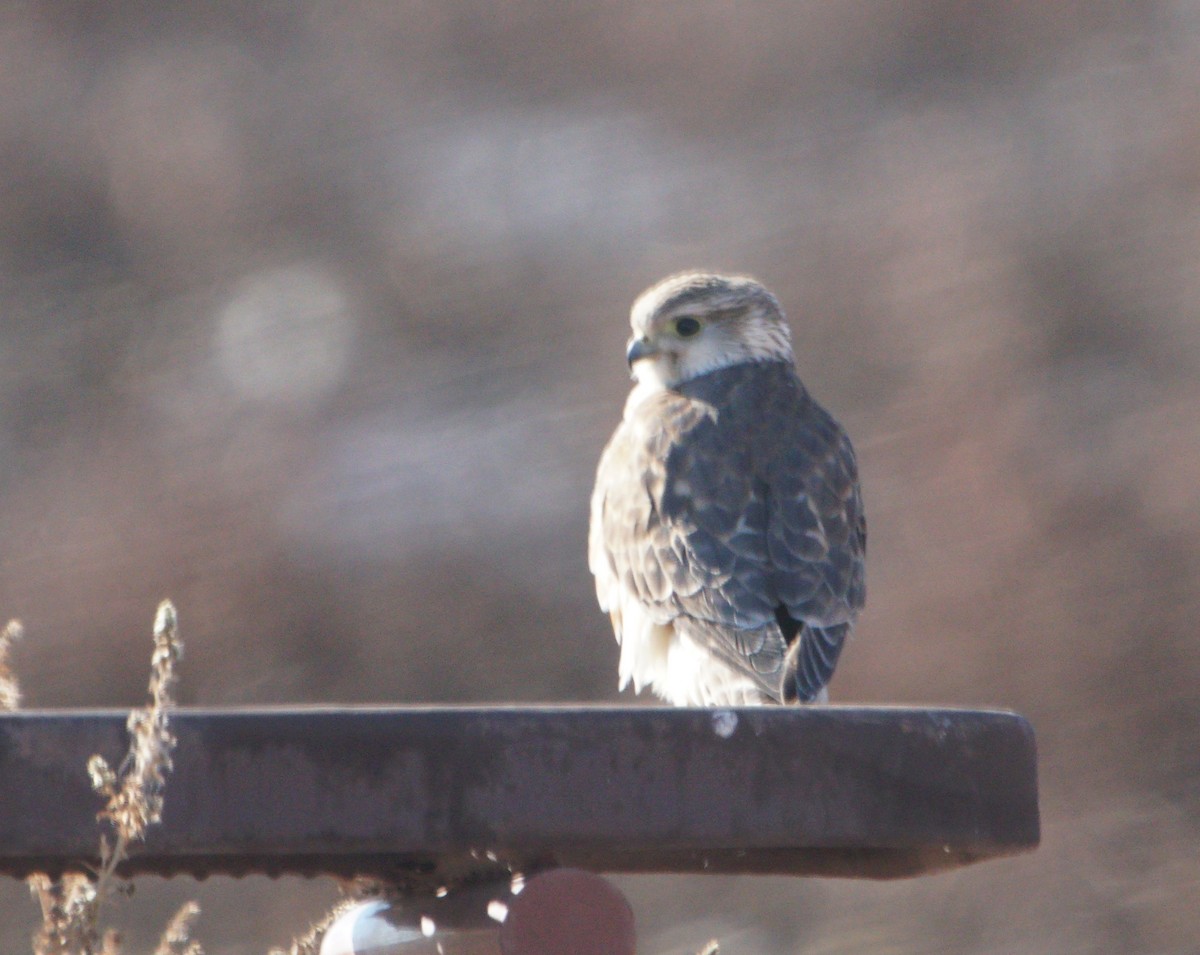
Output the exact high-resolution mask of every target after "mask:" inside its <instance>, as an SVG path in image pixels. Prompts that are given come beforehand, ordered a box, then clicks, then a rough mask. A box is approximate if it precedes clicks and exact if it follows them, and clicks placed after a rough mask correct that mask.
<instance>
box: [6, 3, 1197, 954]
mask: <svg viewBox="0 0 1200 955" xmlns="http://www.w3.org/2000/svg"><path fill="white" fill-rule="evenodd" d="M2 10H3V12H2V13H0V323H2V324H0V327H2V329H3V334H2V338H0V503H2V506H0V614H2V615H4V616H6V617H7V616H16V617H20V618H21V619H22V620H23V621H24V623H25V626H26V629H27V637H26V639H25V640H24V642H23V643H22V644H21V645H20V646H19V647H18V648H17V651H16V665H17V668H18V670H19V672H20V674H21V677H22V680H23V687H24V691H25V702H26V705H28V706H31V707H42V706H77V705H121V706H124V705H133V704H137V703H139V702H140V701H141V700H142V698H143V693H144V686H145V680H146V672H147V660H148V655H149V648H150V638H149V633H150V623H151V619H152V615H153V613H154V607H155V605H156V603H157V601H158V600H159V599H160V598H161V597H163V596H166V595H169V596H171V597H172V598H173V599H174V600H175V602H176V604H177V606H178V607H179V611H180V616H181V620H182V627H183V635H184V639H185V641H186V644H187V658H186V660H185V662H184V669H183V686H182V690H181V696H182V700H183V702H185V703H196V704H214V705H215V704H219V705H227V704H244V703H260V702H264V703H284V702H288V703H291V702H316V701H338V702H451V701H453V702H459V701H473V702H488V701H541V700H551V701H559V700H585V701H604V700H614V699H616V698H617V696H616V692H615V682H616V656H617V647H616V645H615V643H614V641H613V639H612V636H611V633H610V630H609V627H608V623H607V620H606V619H605V618H604V617H603V616H602V615H601V614H600V613H599V612H598V611H597V609H596V607H595V604H594V598H593V593H592V588H591V580H590V577H589V576H588V573H587V569H586V564H585V559H584V541H585V534H586V510H587V508H586V502H587V496H588V493H589V490H590V486H591V478H592V470H593V467H594V465H595V461H596V459H597V457H598V455H599V451H600V448H601V446H602V444H603V442H604V440H605V439H606V437H607V435H608V433H609V432H610V430H611V429H612V427H613V425H614V424H615V422H616V420H617V418H618V417H619V413H620V407H621V402H622V400H623V396H624V393H625V391H626V390H627V387H628V381H627V377H626V369H625V367H624V364H623V343H624V339H625V336H626V324H625V323H626V315H627V311H628V306H629V303H630V302H631V300H632V298H633V296H634V295H635V294H636V293H637V292H638V291H640V290H641V289H642V288H643V287H644V286H645V285H647V284H649V283H650V282H652V281H654V280H656V279H658V278H659V277H661V276H662V275H664V274H666V273H668V272H671V271H673V270H678V269H681V268H685V267H708V268H717V269H730V270H738V271H747V272H751V273H753V274H755V275H757V276H759V277H760V278H761V279H763V280H764V281H765V282H766V283H767V284H768V285H769V286H771V287H772V288H773V289H774V290H775V291H776V293H777V294H778V295H779V297H780V299H781V300H782V301H783V303H784V305H785V307H786V308H787V310H788V313H789V316H790V318H791V321H792V325H793V329H794V335H795V339H796V344H797V351H798V355H799V363H800V366H801V372H802V374H803V376H804V377H805V379H806V381H807V382H808V384H809V386H810V387H811V388H812V390H813V391H814V392H815V393H816V394H817V395H818V397H819V398H820V399H821V400H822V401H823V402H824V403H825V404H827V405H828V406H829V407H830V408H831V409H832V410H833V411H834V412H835V413H836V414H837V415H838V417H839V418H841V420H842V421H843V422H844V423H845V424H846V426H847V427H848V428H849V430H850V432H851V434H852V435H853V436H854V438H855V441H856V444H857V446H858V449H859V455H860V459H861V463H862V468H863V472H864V485H865V489H866V495H867V506H868V515H869V519H870V522H871V555H870V557H871V560H870V563H869V574H868V577H869V587H870V597H869V603H868V610H867V614H866V616H865V617H864V619H863V621H862V624H861V626H860V628H859V632H858V635H857V637H856V639H855V640H854V642H853V643H852V644H851V645H850V646H849V648H848V650H847V652H846V654H845V656H844V658H843V663H842V666H841V669H840V671H839V674H838V676H837V678H836V679H835V681H834V684H833V695H834V700H835V702H836V701H841V702H859V701H862V702H912V703H921V702H933V703H946V704H964V705H1002V706H1010V707H1013V708H1015V709H1017V710H1019V711H1021V712H1023V713H1025V714H1026V715H1028V716H1029V717H1030V718H1031V719H1032V720H1033V721H1034V724H1035V726H1036V727H1037V730H1038V732H1039V741H1040V746H1041V753H1042V774H1043V812H1044V844H1043V847H1042V848H1041V849H1040V850H1039V851H1038V852H1037V853H1035V854H1033V855H1030V856H1027V857H1023V858H1020V859H1015V860H1011V861H1005V862H999V863H993V864H989V865H986V866H981V867H978V868H974V869H970V870H966V871H964V872H961V873H957V874H951V875H943V876H938V877H934V878H929V879H923V880H917V881H912V882H903V883H892V884H856V883H848V882H830V881H816V880H807V881H803V882H800V881H795V882H793V881H787V880H772V879H705V878H691V879H651V878H629V879H624V880H622V885H623V887H624V888H625V890H626V891H627V892H628V894H629V895H630V897H631V899H632V900H633V902H634V905H635V908H636V909H637V912H638V917H639V920H640V925H641V938H642V949H643V950H644V951H645V952H646V953H648V955H666V953H682V952H687V951H689V950H690V951H693V952H694V951H695V950H696V949H697V948H699V947H700V945H701V944H702V943H703V942H705V941H706V940H707V939H708V938H710V937H713V936H716V937H719V938H721V939H722V940H723V943H724V944H723V947H722V952H723V953H727V955H742V953H765V955H774V953H790V952H800V951H803V952H806V953H843V952H844V953H851V952H854V953H860V952H879V953H883V952H887V953H897V952H947V953H951V952H955V953H957V952H989V953H1013V952H1029V951H1037V952H1092V951H1097V952H1099V951H1104V952H1150V951H1153V952H1181V953H1182V952H1187V953H1195V952H1196V951H1197V948H1196V945H1197V939H1200V862H1198V861H1197V859H1198V857H1200V787H1198V778H1200V690H1198V687H1200V645H1198V643H1197V639H1196V631H1195V626H1196V623H1195V621H1196V619H1197V609H1198V607H1197V605H1198V603H1200V491H1198V486H1200V424H1198V419H1200V378H1198V375H1197V371H1198V370H1200V322H1198V321H1197V319H1198V306H1197V302H1200V57H1198V54H1200V4H1197V3H1194V2H1185V0H1177V2H1168V0H1140V2H1138V0H1129V2H1115V0H1114V2H1105V0H1089V2H1085V0H1074V2H1069V0H1054V2H1049V0H1038V2H1032V0H1029V2H1023V0H1007V2H1005V0H982V2H976V3H964V2H956V0H910V2H908V3H904V4H899V3H869V2H858V3H851V2H844V3H825V2H815V0H814V2H759V3H744V4H735V3H732V2H715V0H713V2H699V0H692V2H683V0H673V2H671V0H662V2H631V0H625V2H620V0H618V2H611V0H610V2H601V3H584V2H570V0H564V2H557V3H555V2H548V0H543V2H535V0H529V2H525V0H488V2H480V0H428V2H421V0H411V2H395V3H369V2H354V0H351V2H341V3H332V2H330V3H316V2H308V3H283V2H255V3H248V2H233V0H230V2H214V3H208V4H193V5H184V4H168V3H162V2H153V0H138V2H128V3H121V4H109V3H101V2H74V3H71V2H57V3H54V2H24V3H22V2H18V0H10V2H7V3H5V4H4V5H3V8H2ZM80 770H81V772H82V771H83V767H80ZM167 812H168V813H169V812H170V790H169V788H168V791H167ZM191 897H195V898H198V899H199V901H200V903H201V905H202V907H203V908H204V910H205V911H204V914H203V915H202V917H201V919H200V922H199V923H198V934H199V937H200V938H201V939H202V940H203V941H204V943H205V944H206V947H207V949H208V951H209V952H210V953H222V955H224V953H250V952H261V951H263V950H264V949H265V947H266V946H267V945H268V944H272V943H274V944H282V943H284V942H286V941H287V940H288V939H289V938H290V936H291V934H292V933H293V932H294V931H298V930H301V929H303V928H304V926H305V924H306V920H307V919H308V918H309V917H315V916H317V915H319V914H320V911H321V908H322V906H323V905H324V904H325V902H326V901H327V900H329V899H331V898H332V897H333V890H332V888H331V887H330V886H328V885H324V884H321V883H306V882H300V881H290V880H285V881H282V882H277V883H272V882H269V881H267V880H256V879H251V880H247V881H245V882H233V881H229V880H212V881H209V882H206V883H203V884H196V883H191V882H188V881H186V880H175V881H173V882H169V883H167V882H154V881H153V880H151V881H147V882H144V883H139V885H138V895H137V896H136V897H135V899H134V900H133V901H132V902H130V903H126V904H125V905H123V906H122V907H121V908H120V909H119V910H118V911H117V912H116V913H115V918H116V920H117V921H118V922H120V923H122V924H125V925H127V926H128V927H129V928H130V931H129V933H128V936H127V937H128V939H129V946H130V950H134V949H135V948H136V947H137V946H141V948H143V949H145V948H146V947H147V946H148V945H149V942H148V941H147V940H148V939H150V938H151V937H152V936H153V935H154V933H156V932H157V930H158V929H159V928H161V925H162V922H163V920H164V918H165V914H164V913H165V911H166V908H167V907H169V906H170V905H171V904H172V903H175V902H178V901H181V900H183V899H186V898H191ZM35 915H36V911H35V907H34V906H33V905H32V904H31V903H30V902H29V901H28V899H27V898H26V890H25V889H24V887H23V886H21V885H19V884H16V883H11V882H6V883H3V884H0V945H2V946H3V950H4V951H13V952H19V951H22V950H27V940H28V935H29V932H30V930H31V929H32V926H33V922H34V917H35Z"/></svg>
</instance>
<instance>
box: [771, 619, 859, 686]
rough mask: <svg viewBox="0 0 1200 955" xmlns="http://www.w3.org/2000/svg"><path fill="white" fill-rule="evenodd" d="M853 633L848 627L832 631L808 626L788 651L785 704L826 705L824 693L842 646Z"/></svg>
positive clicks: (832, 628) (784, 671) (839, 626)
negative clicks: (824, 703)
mask: <svg viewBox="0 0 1200 955" xmlns="http://www.w3.org/2000/svg"><path fill="white" fill-rule="evenodd" d="M849 633H850V624H849V623H839V624H835V625H834V626H832V627H814V626H812V625H810V624H805V625H804V627H803V629H802V630H801V631H800V636H799V637H798V638H797V639H795V640H793V641H792V644H791V646H790V647H788V653H787V658H786V659H785V660H784V667H783V687H782V690H783V693H782V696H783V701H784V702H785V703H823V702H825V701H826V700H827V699H828V693H827V691H826V689H825V687H826V685H827V684H828V683H829V680H830V678H831V677H832V676H833V671H834V669H835V668H836V667H837V662H838V657H839V656H841V654H842V644H843V643H845V642H846V636H847V635H848V634H849Z"/></svg>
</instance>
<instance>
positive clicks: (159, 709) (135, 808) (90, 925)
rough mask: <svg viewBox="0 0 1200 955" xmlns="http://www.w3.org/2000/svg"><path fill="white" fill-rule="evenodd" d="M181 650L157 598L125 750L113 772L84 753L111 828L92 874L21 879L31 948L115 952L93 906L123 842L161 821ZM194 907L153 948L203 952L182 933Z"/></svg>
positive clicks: (166, 604) (99, 954)
mask: <svg viewBox="0 0 1200 955" xmlns="http://www.w3.org/2000/svg"><path fill="white" fill-rule="evenodd" d="M6 632H7V631H6ZM182 654H183V644H182V642H181V641H180V639H179V626H178V619H177V617H176V614H175V607H174V606H173V605H172V604H171V602H170V601H169V600H164V601H163V602H162V603H161V604H159V606H158V612H157V614H155V617H154V653H153V655H152V656H151V658H150V686H149V696H150V702H149V703H148V704H147V705H146V706H145V707H142V708H141V709H137V710H134V711H133V712H132V713H130V714H129V722H128V727H129V733H130V737H131V739H130V744H129V752H128V753H127V754H126V755H125V758H124V759H123V760H122V761H121V764H120V766H119V767H118V768H117V769H116V770H115V771H114V770H113V769H112V768H111V767H110V766H109V765H108V763H107V762H106V761H105V760H104V759H103V758H102V757H100V756H93V757H92V758H91V759H90V760H88V773H89V774H90V776H91V779H92V788H93V789H95V790H96V792H98V793H99V794H100V795H102V796H104V797H105V798H106V800H107V802H106V804H105V807H104V809H103V810H101V811H100V813H99V815H98V818H99V819H100V820H101V821H103V822H106V823H107V824H108V826H109V828H110V829H111V830H112V832H111V834H108V833H105V834H102V835H101V837H100V869H99V870H98V871H97V872H96V874H95V877H94V878H93V877H91V876H89V875H85V874H83V873H77V872H74V873H67V874H66V875H64V876H63V877H62V878H61V879H60V880H59V881H57V882H55V881H53V880H52V879H50V878H49V877H48V876H46V875H42V874H39V875H35V876H32V877H31V878H30V879H29V886H30V889H31V890H32V891H33V893H34V895H35V896H36V898H37V900H38V902H39V903H40V904H41V908H42V925H41V928H40V929H39V930H38V931H37V933H36V934H35V935H34V938H33V950H34V952H35V953H36V955H118V953H119V950H120V938H119V936H118V935H117V933H116V932H113V931H108V932H105V933H104V934H103V935H102V934H101V933H100V930H99V928H98V916H99V910H100V907H101V905H102V904H103V903H104V902H105V901H106V900H107V899H108V898H109V897H110V896H112V895H113V894H114V893H115V892H116V891H118V886H117V883H116V869H117V866H118V865H120V863H121V862H122V860H124V859H125V857H126V855H127V852H128V849H129V846H130V845H131V844H133V843H135V842H138V841H140V840H141V839H142V838H143V837H144V836H145V834H146V828H147V827H148V826H151V825H153V824H154V823H156V822H160V821H161V820H162V807H163V789H164V788H165V786H166V777H167V773H168V772H170V770H171V752H172V750H174V748H175V737H174V736H173V735H172V734H171V731H170V728H169V713H170V711H171V709H172V708H173V707H174V705H175V700H174V696H173V691H174V687H175V682H176V675H175V666H176V664H177V663H178V662H179V660H180V657H181V656H182ZM0 675H3V672H2V671H0ZM199 911H200V909H199V906H197V905H196V903H194V902H189V903H187V904H186V905H184V906H183V908H181V909H180V910H179V912H178V913H177V914H176V915H175V917H174V918H173V919H172V920H171V923H170V924H169V925H168V926H167V930H166V932H164V933H163V936H162V939H161V941H160V942H159V946H158V950H157V952H156V955H203V953H202V950H201V948H200V945H199V944H198V943H196V942H192V941H191V940H190V939H189V937H188V934H189V930H190V927H191V922H192V920H193V919H194V918H195V916H196V915H197V914H198V913H199Z"/></svg>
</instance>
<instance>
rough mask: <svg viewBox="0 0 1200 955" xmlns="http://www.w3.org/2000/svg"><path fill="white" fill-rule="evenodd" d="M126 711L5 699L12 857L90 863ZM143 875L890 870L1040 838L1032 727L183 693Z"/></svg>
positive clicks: (8, 858)
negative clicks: (92, 765) (188, 697)
mask: <svg viewBox="0 0 1200 955" xmlns="http://www.w3.org/2000/svg"><path fill="white" fill-rule="evenodd" d="M125 716H126V714H125V713H123V712H114V711H72V712H36V711H32V712H19V713H14V714H6V715H3V716H0V872H4V873H7V874H10V875H14V876H21V875H25V874H27V873H29V872H33V871H48V872H50V873H58V872H61V871H63V870H64V869H68V868H72V867H78V866H79V865H80V864H81V863H84V862H91V863H94V862H95V859H96V851H97V841H98V829H97V825H96V813H97V811H98V810H99V808H100V801H99V798H98V797H97V796H96V795H95V794H94V793H93V792H92V791H91V790H90V788H89V784H88V779H87V773H86V769H85V765H86V763H87V760H88V758H89V757H90V756H91V755H92V754H93V753H99V754H101V755H103V756H104V757H105V758H106V759H108V760H109V761H110V763H114V764H115V763H116V762H117V761H119V760H120V758H121V756H122V754H123V753H124V751H125V749H126V747H127V735H126V730H125ZM171 725H172V728H173V730H174V732H175V734H176V736H177V737H178V740H179V746H178V749H177V750H176V753H175V759H174V762H175V769H174V771H173V772H172V773H171V775H170V777H169V779H168V783H167V790H166V808H165V812H164V819H163V823H162V825H160V826H157V827H154V828H152V829H151V831H150V833H149V836H148V838H147V841H146V843H145V844H144V845H143V846H139V847H137V848H136V849H135V850H134V853H133V855H132V857H131V858H130V859H129V861H128V862H127V863H126V865H125V866H124V871H125V872H126V873H127V874H137V873H158V874H162V875H170V874H176V873H188V874H191V875H194V876H200V877H203V876H205V875H209V874H234V875H239V874H246V873H250V872H265V873H269V874H283V873H300V874H307V875H316V874H322V873H331V874H339V875H354V874H359V875H370V876H377V877H382V878H388V879H393V880H397V881H401V882H409V883H423V884H435V883H442V882H449V881H455V880H462V879H464V878H471V877H475V876H485V875H488V874H489V873H490V874H492V875H499V874H501V873H502V872H503V871H504V870H505V868H507V867H511V868H514V869H520V870H522V871H530V870H533V869H537V868H541V867H546V866H554V865H571V866H576V867H580V868H585V869H591V870H594V871H638V872H663V871H672V872H726V873H728V872H759V873H777V874H794V875H836V876H850V877H867V878H893V877H898V876H911V875H918V874H921V873H924V872H930V871H935V870H937V869H944V868H949V867H953V866H957V865H964V864H967V863H970V862H976V861H979V860H983V859H988V858H992V857H996V856H1002V855H1006V854H1009V853H1014V852H1020V851H1024V850H1028V849H1031V848H1033V847H1034V846H1036V845H1037V842H1038V837H1039V830H1038V805H1037V767H1036V752H1035V745H1034V737H1033V731H1032V729H1031V727H1030V725H1029V724H1028V723H1027V722H1026V721H1025V720H1024V719H1022V718H1021V717H1019V716H1017V715H1015V714H1012V713H1006V712H996V711H973V710H947V709H905V708H887V707H878V708H877V707H865V708H864V707H836V706H831V707H804V708H801V707H764V708H756V709H739V710H689V709H660V708H649V707H582V708H580V707H501V708H472V707H467V708H409V707H405V708H365V707H356V708H348V709H286V710H285V709H256V710H180V711H178V712H176V713H175V714H174V715H173V716H172V724H171Z"/></svg>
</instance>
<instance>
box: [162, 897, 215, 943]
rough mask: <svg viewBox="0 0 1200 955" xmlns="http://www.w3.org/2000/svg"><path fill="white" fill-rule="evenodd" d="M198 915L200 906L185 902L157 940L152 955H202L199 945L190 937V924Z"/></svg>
mask: <svg viewBox="0 0 1200 955" xmlns="http://www.w3.org/2000/svg"><path fill="white" fill-rule="evenodd" d="M199 914H200V906H199V905H197V904H196V903H195V902H185V903H184V904H183V905H182V906H180V908H179V911H178V912H176V913H175V916H174V918H172V919H171V921H170V922H169V923H168V924H167V928H166V931H164V932H163V933H162V938H160V939H159V940H158V948H156V949H155V950H154V955H204V949H202V948H201V947H200V943H199V942H196V941H193V940H192V937H191V932H192V922H194V921H195V920H196V916H198V915H199Z"/></svg>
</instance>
